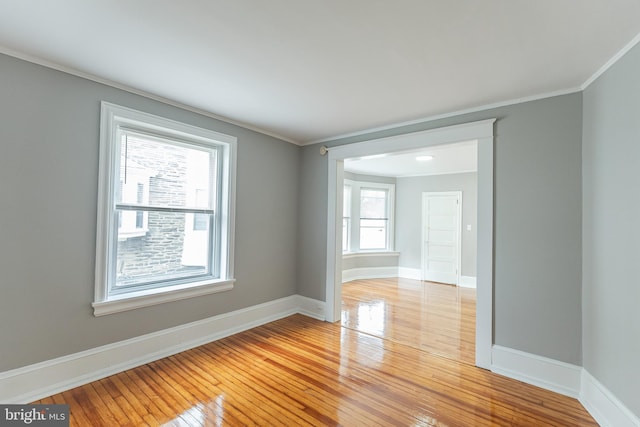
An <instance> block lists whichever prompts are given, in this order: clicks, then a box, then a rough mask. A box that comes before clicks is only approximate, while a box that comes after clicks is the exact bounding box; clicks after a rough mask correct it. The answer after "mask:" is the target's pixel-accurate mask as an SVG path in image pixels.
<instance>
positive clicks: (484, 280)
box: [325, 120, 494, 368]
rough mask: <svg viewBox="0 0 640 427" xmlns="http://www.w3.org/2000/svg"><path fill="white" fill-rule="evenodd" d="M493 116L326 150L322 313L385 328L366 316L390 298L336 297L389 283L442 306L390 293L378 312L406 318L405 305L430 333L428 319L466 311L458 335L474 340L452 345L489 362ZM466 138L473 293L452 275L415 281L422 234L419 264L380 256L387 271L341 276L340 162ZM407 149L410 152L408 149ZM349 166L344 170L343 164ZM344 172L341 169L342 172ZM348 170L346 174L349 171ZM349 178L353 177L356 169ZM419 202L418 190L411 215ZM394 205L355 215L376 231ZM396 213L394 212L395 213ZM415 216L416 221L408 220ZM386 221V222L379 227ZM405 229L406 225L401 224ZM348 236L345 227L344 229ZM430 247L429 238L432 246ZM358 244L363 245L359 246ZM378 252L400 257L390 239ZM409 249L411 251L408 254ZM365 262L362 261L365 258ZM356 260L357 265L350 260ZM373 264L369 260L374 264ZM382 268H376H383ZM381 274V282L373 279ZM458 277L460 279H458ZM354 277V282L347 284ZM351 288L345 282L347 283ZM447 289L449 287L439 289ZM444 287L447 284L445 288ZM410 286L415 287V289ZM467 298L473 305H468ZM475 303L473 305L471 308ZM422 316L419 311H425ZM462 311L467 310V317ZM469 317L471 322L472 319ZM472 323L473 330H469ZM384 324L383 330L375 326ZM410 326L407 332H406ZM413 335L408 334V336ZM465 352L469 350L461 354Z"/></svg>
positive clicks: (419, 222) (407, 294)
mask: <svg viewBox="0 0 640 427" xmlns="http://www.w3.org/2000/svg"><path fill="white" fill-rule="evenodd" d="M493 122H494V120H486V121H482V122H474V123H469V124H464V125H457V126H451V127H447V128H440V129H434V130H429V131H423V132H417V133H412V134H405V135H400V136H394V137H389V138H383V139H376V140H371V141H366V142H362V143H356V144H349V145H345V146H340V147H334V148H331V149H330V150H329V159H328V160H329V164H328V171H329V176H328V179H329V191H328V193H329V198H328V206H329V208H328V221H327V224H328V225H327V231H328V232H327V286H326V296H327V298H326V303H327V304H326V307H325V310H326V312H325V314H326V318H327V320H328V321H332V322H335V321H339V320H342V317H343V311H344V313H345V314H344V316H345V322H346V323H349V322H351V326H354V325H355V323H359V325H360V326H359V327H361V328H366V329H368V333H373V334H374V335H375V333H374V332H376V331H377V332H378V333H383V332H386V331H388V330H389V327H390V326H389V325H388V324H381V323H380V320H379V319H380V318H379V317H376V316H374V314H375V312H376V311H377V312H380V311H381V310H384V309H385V307H389V304H391V303H390V302H389V301H390V300H384V299H383V298H382V297H380V296H378V297H376V298H377V300H376V301H370V302H369V303H368V304H364V305H360V306H358V305H357V303H356V304H355V305H353V306H352V307H348V305H349V304H348V303H347V302H345V307H344V309H343V300H345V301H346V300H349V299H351V301H358V300H360V301H362V300H363V298H365V297H364V294H366V293H370V292H371V290H372V289H374V288H379V289H382V290H387V291H388V290H389V289H390V288H393V289H395V291H394V292H396V294H397V295H399V294H403V295H405V297H406V301H412V302H414V303H416V302H418V301H421V303H422V304H421V305H420V307H425V304H426V303H434V304H440V305H441V307H440V308H441V309H442V310H443V311H438V310H437V309H436V307H431V309H430V310H429V313H428V314H427V313H426V312H425V313H421V310H422V308H420V309H418V308H415V309H414V308H411V307H410V306H408V305H406V304H405V303H402V302H400V301H396V302H395V303H393V304H394V306H393V307H394V308H393V311H394V313H393V315H392V316H387V317H386V318H392V319H394V318H395V319H396V320H397V322H396V323H397V324H398V325H402V324H406V323H407V319H408V318H409V313H411V312H413V315H412V317H414V318H415V321H416V322H418V323H420V324H421V325H425V324H426V325H430V326H431V330H432V332H431V333H430V335H432V336H436V335H438V334H437V333H433V331H434V330H436V329H435V328H436V326H437V325H435V323H434V322H436V321H442V320H445V319H446V317H447V316H448V314H443V313H452V312H453V311H457V312H458V314H459V315H461V316H462V317H464V318H466V319H467V321H466V323H465V326H464V327H462V328H458V329H459V331H460V332H461V331H462V330H463V329H464V330H465V331H466V332H465V333H466V336H467V337H468V335H469V333H470V334H471V335H473V336H474V337H475V340H470V341H474V344H475V348H473V345H471V346H460V345H457V348H458V350H457V351H459V350H460V349H461V348H462V347H465V348H464V353H465V354H466V356H464V357H465V358H466V360H465V361H467V362H470V363H474V364H475V365H477V366H480V367H483V368H489V367H490V364H491V345H492V290H493V267H492V266H493V228H492V225H493ZM472 141H473V142H474V143H475V144H476V150H477V226H476V227H477V228H476V229H477V244H476V245H475V248H476V252H477V254H478V255H477V260H476V263H477V274H476V276H477V279H476V281H475V282H476V283H477V285H476V286H477V287H476V290H475V293H476V295H475V301H474V298H473V295H472V294H473V291H470V290H468V289H466V288H463V287H461V286H459V285H460V283H457V284H456V286H451V285H444V284H437V283H434V282H425V281H423V272H424V268H423V266H422V263H423V262H424V256H423V254H422V250H423V241H422V240H423V239H419V240H418V243H417V245H418V250H417V252H418V255H417V256H418V259H419V264H420V265H419V266H418V267H417V268H416V267H407V264H406V263H404V265H403V263H402V262H401V263H398V261H396V262H395V265H394V263H393V262H389V261H388V260H387V263H386V264H385V263H383V264H382V265H381V266H378V267H377V268H379V269H380V270H378V272H379V273H380V272H383V271H385V270H386V272H387V273H386V275H387V277H380V276H381V275H378V276H379V277H376V278H367V277H357V275H356V276H353V275H352V276H351V277H347V278H346V279H347V280H345V278H344V277H343V270H344V269H343V262H351V261H349V260H348V259H347V260H343V258H344V251H343V245H344V242H345V240H344V239H343V237H344V236H343V233H344V232H345V231H344V230H345V225H346V227H347V228H348V227H349V225H348V224H345V221H344V212H345V211H344V196H345V194H344V192H345V189H344V182H345V181H344V180H345V162H346V163H348V162H349V161H350V160H349V159H355V158H364V157H367V156H370V157H372V156H380V155H390V154H392V153H394V154H398V153H417V152H419V151H421V150H425V149H426V150H429V149H437V148H438V147H441V146H444V145H446V144H456V143H457V144H461V143H469V142H472ZM412 155H413V154H412ZM351 173H352V172H351ZM347 175H349V172H347ZM351 178H353V177H351ZM356 178H357V177H356ZM421 203H422V199H421V197H419V198H418V200H417V205H418V208H417V210H418V211H419V212H418V215H419V218H420V217H421V215H422V212H421V209H420V205H421ZM397 214H398V212H394V213H391V215H390V213H389V212H386V215H384V216H382V215H380V216H379V217H374V218H371V217H370V216H368V215H366V216H360V218H361V219H365V220H373V219H375V220H376V221H378V222H376V223H374V222H371V221H369V222H367V223H366V224H365V226H367V225H369V226H371V225H375V224H378V226H379V227H380V231H381V232H385V226H384V225H385V221H388V220H389V219H390V218H391V217H392V216H393V215H396V216H397ZM395 220H396V221H399V218H397V217H396V218H395ZM416 223H417V224H416ZM412 225H413V226H414V227H416V229H417V233H419V234H422V231H421V228H422V220H421V219H418V220H417V221H412ZM355 226H357V227H363V226H362V225H354V224H351V227H355ZM389 227H391V226H390V225H389V223H388V222H386V228H387V229H389ZM364 232H365V233H367V235H370V234H371V230H370V229H367V230H364ZM407 232H408V233H413V232H414V231H411V230H409V231H407ZM352 236H353V235H352ZM396 239H400V236H396ZM378 241H379V242H382V239H379V240H378ZM434 247H435V246H434ZM361 252H366V251H361ZM373 252H375V251H371V253H369V254H356V255H354V254H349V255H354V256H355V257H356V258H361V257H364V258H367V257H374V256H376V254H374V253H373ZM381 252H385V253H384V254H379V255H382V256H383V257H388V259H393V257H395V256H397V257H402V256H403V254H402V252H400V253H397V252H396V251H395V246H391V247H387V248H386V250H384V251H381ZM414 255H415V254H412V255H411V256H414ZM365 263H366V262H365ZM357 268H362V267H357ZM374 268H376V267H374ZM394 271H395V275H393V272H394ZM461 273H462V272H460V271H459V272H458V276H459V277H462V276H463V275H462V274H461ZM384 275H385V274H382V276H384ZM374 279H375V280H377V282H370V281H369V280H374ZM380 280H382V282H380ZM459 281H460V280H459ZM343 282H344V283H345V284H347V285H345V286H344V288H346V290H347V292H351V293H344V292H343ZM349 283H350V284H355V285H357V286H350V285H349ZM349 288H351V289H349ZM440 291H444V292H440ZM447 291H449V292H447ZM451 291H454V292H453V293H452V292H451ZM416 292H417V293H416ZM452 300H453V301H454V302H455V304H457V308H455V309H453V310H451V307H449V308H446V309H445V305H443V304H442V302H443V301H452ZM474 306H475V307H474ZM472 308H475V312H474V311H473V310H472ZM425 316H426V317H425ZM469 317H471V318H472V320H471V321H468V319H469ZM473 320H475V322H474V321H473ZM441 329H442V331H443V332H442V334H441V337H440V340H439V341H441V342H442V341H446V340H444V337H447V336H449V337H450V336H451V335H452V334H451V331H450V330H449V331H447V327H446V326H443V327H442V328H441ZM474 329H475V331H474ZM383 330H384V331H383ZM412 330H413V332H411V331H412ZM396 332H397V335H396V339H400V338H402V337H406V338H407V339H409V337H410V335H412V334H413V335H416V329H415V328H414V327H412V326H406V328H404V329H402V328H401V329H397V330H396ZM414 338H415V336H414ZM414 345H425V346H429V345H430V344H429V343H428V342H427V341H426V340H422V341H420V340H416V339H414ZM444 347H446V345H445V346H443V348H444ZM469 354H470V355H469Z"/></svg>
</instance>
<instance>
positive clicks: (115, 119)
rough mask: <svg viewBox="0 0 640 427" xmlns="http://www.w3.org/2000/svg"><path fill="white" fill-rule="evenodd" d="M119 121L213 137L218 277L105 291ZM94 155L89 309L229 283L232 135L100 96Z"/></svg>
mask: <svg viewBox="0 0 640 427" xmlns="http://www.w3.org/2000/svg"><path fill="white" fill-rule="evenodd" d="M121 127H122V128H131V127H133V128H135V129H136V130H138V129H144V130H146V131H147V132H151V133H154V134H158V135H160V136H165V137H169V138H176V139H179V140H183V141H184V140H186V141H189V142H190V143H195V144H199V143H200V144H204V145H210V144H212V143H215V145H217V146H218V151H219V155H220V156H221V167H222V173H221V183H220V189H221V194H220V199H221V203H220V221H221V223H220V257H219V261H218V262H219V268H220V270H219V273H220V274H219V278H217V279H206V280H202V278H197V279H196V280H197V281H192V282H188V283H181V284H174V285H170V286H164V287H155V288H150V289H140V290H132V291H131V292H127V293H119V294H110V292H109V284H108V274H109V273H108V267H109V256H110V254H111V253H112V250H113V249H114V245H115V244H117V237H116V238H115V240H114V238H113V235H115V233H114V226H115V227H117V224H114V215H111V211H112V210H113V209H114V208H115V194H116V189H115V184H114V182H115V180H114V179H113V177H114V176H115V174H116V173H117V171H116V164H117V159H116V156H115V153H116V150H115V149H114V145H115V144H116V142H115V140H116V138H115V137H116V135H117V134H118V131H119V129H120V128H121ZM99 155H100V161H99V176H98V212H97V227H96V270H95V294H94V302H93V303H92V306H93V308H94V315H95V316H102V315H105V314H111V313H118V312H122V311H126V310H133V309H136V308H140V307H146V306H150V305H155V304H162V303H165V302H170V301H177V300H181V299H185V298H192V297H195V296H200V295H206V294H211V293H215V292H223V291H227V290H230V289H233V284H234V282H235V279H234V238H235V204H236V203H235V201H236V194H235V193H236V162H237V138H236V137H233V136H230V135H225V134H222V133H219V132H215V131H211V130H208V129H203V128H200V127H196V126H192V125H188V124H185V123H180V122H177V121H174V120H171V119H167V118H164V117H160V116H156V115H153V114H149V113H145V112H142V111H137V110H134V109H131V108H127V107H122V106H119V105H115V104H111V103H108V102H104V101H102V103H101V120H100V154H99Z"/></svg>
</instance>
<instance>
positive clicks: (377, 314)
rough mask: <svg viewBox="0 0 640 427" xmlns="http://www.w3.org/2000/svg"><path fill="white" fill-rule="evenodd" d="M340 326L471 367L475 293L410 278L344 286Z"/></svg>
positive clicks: (362, 281)
mask: <svg viewBox="0 0 640 427" xmlns="http://www.w3.org/2000/svg"><path fill="white" fill-rule="evenodd" d="M341 317H342V326H344V327H346V328H351V329H355V330H358V331H360V332H364V333H368V334H372V335H375V336H379V337H382V338H385V339H390V340H393V341H396V342H399V343H402V344H406V345H410V346H412V347H416V348H418V349H421V350H425V351H429V352H431V353H435V354H439V355H442V356H445V357H448V358H450V359H455V360H459V361H461V362H465V363H470V364H472V365H473V364H475V351H476V350H475V348H476V347H475V333H476V291H475V289H468V288H460V287H457V286H453V285H445V284H442V283H433V282H422V281H419V280H410V279H401V278H393V279H368V280H354V281H351V282H347V283H344V284H343V285H342V316H341Z"/></svg>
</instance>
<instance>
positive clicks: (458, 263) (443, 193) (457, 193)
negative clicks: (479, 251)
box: [420, 191, 462, 286]
mask: <svg viewBox="0 0 640 427" xmlns="http://www.w3.org/2000/svg"><path fill="white" fill-rule="evenodd" d="M430 195H439V196H456V197H457V198H458V206H457V207H456V209H457V211H458V213H457V214H458V221H457V223H456V228H457V231H458V233H457V236H456V240H457V242H456V243H457V246H458V254H457V255H458V256H457V259H456V283H455V284H456V286H460V276H461V275H462V191H423V192H422V233H421V235H422V241H421V245H420V249H421V250H422V252H421V255H420V277H422V280H425V274H424V272H425V262H424V254H425V246H426V245H425V237H426V236H425V234H426V232H425V228H426V218H425V216H426V215H425V214H426V207H427V205H426V203H427V198H428V197H429V196H430Z"/></svg>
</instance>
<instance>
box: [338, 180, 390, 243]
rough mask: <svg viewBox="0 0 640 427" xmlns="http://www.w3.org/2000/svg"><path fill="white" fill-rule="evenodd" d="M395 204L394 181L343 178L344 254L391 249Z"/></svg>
mask: <svg viewBox="0 0 640 427" xmlns="http://www.w3.org/2000/svg"><path fill="white" fill-rule="evenodd" d="M394 206H395V185H394V184H385V183H377V182H364V181H353V180H348V179H345V180H344V201H343V219H342V221H343V226H342V233H343V235H342V249H343V253H345V254H348V253H360V252H391V251H393V250H394ZM345 234H346V236H345Z"/></svg>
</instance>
